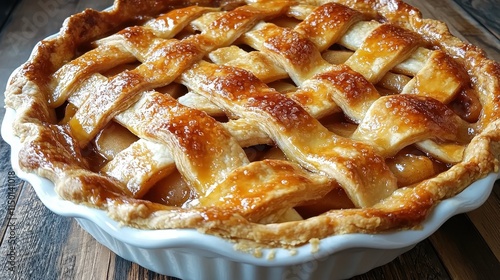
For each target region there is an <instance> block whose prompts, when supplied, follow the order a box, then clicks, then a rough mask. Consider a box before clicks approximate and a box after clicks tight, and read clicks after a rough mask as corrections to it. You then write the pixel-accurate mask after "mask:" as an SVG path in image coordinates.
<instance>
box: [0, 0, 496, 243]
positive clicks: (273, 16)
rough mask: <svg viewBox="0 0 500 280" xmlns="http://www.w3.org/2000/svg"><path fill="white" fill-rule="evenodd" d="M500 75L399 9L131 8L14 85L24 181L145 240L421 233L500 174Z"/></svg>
mask: <svg viewBox="0 0 500 280" xmlns="http://www.w3.org/2000/svg"><path fill="white" fill-rule="evenodd" d="M499 74H500V66H499V64H498V63H497V62H495V61H492V60H490V59H488V58H487V56H486V55H485V53H484V52H483V51H482V50H481V49H479V48H477V47H475V46H473V45H471V44H469V43H466V42H463V41H461V40H459V39H458V38H456V37H454V36H453V35H451V34H450V32H449V31H448V29H447V27H446V25H445V24H444V23H442V22H439V21H436V20H431V19H424V18H423V17H422V16H421V13H420V12H419V11H418V10H417V9H416V8H414V7H412V6H410V5H408V4H405V3H403V2H401V1H399V0H389V1H386V0H367V1H347V0H346V1H343V0H339V1H312V0H311V1H309V0H304V1H259V0H249V1H168V0H164V1H160V0H116V2H115V3H114V5H113V6H112V7H111V8H110V9H108V10H105V11H95V10H90V9H88V10H85V11H83V12H82V13H79V14H76V15H74V16H71V17H70V18H68V19H67V20H66V21H65V22H64V24H63V26H62V29H61V30H60V32H59V33H58V34H57V35H55V36H53V37H51V38H48V39H46V40H43V41H42V42H40V43H39V44H38V45H37V46H36V47H35V50H34V52H33V54H32V56H31V57H30V59H29V60H28V61H27V62H26V63H25V64H24V65H22V66H21V67H20V68H19V69H18V70H17V71H16V72H15V73H14V74H13V76H12V78H11V80H10V83H9V84H8V86H7V90H6V94H5V96H6V105H7V106H8V107H10V108H12V109H14V110H15V111H16V119H15V122H14V125H13V129H14V132H15V134H16V135H17V136H18V137H19V138H20V139H21V142H22V148H21V151H20V154H19V163H20V166H21V168H22V169H23V170H25V171H28V172H32V173H36V174H38V175H39V176H42V177H45V178H48V179H49V180H51V181H52V182H53V183H54V188H55V190H56V192H57V193H58V195H60V197H61V198H63V199H65V200H69V201H72V202H74V203H77V204H84V205H87V206H88V207H95V208H99V209H102V210H104V211H107V213H108V214H109V215H110V217H112V218H113V219H115V220H117V221H118V222H120V223H122V224H124V225H127V226H131V227H136V228H142V229H166V228H194V229H198V230H200V231H201V232H204V233H207V234H214V235H218V236H221V237H224V238H227V239H229V240H233V241H242V242H243V241H248V242H252V243H255V244H260V245H263V246H269V247H273V246H277V247H293V246H298V245H302V244H305V243H308V242H310V241H311V240H318V239H321V238H325V237H328V236H331V235H337V234H346V233H355V232H362V233H380V232H386V231H392V230H402V229H409V228H418V226H419V225H420V224H421V222H422V221H423V220H424V219H425V218H426V216H427V215H428V214H429V212H430V211H432V209H433V206H435V205H436V204H437V203H439V202H440V201H441V200H443V199H446V198H449V197H452V196H454V195H456V194H457V193H459V192H461V191H462V190H463V189H465V188H466V187H467V186H469V185H470V184H471V183H472V182H474V181H476V180H478V179H480V178H482V177H484V176H486V175H487V174H489V173H491V172H496V171H497V170H498V159H499V147H500V146H499V141H500V131H499V128H498V126H499V125H500V120H499V116H500V95H499V93H500V84H499V83H500V82H499Z"/></svg>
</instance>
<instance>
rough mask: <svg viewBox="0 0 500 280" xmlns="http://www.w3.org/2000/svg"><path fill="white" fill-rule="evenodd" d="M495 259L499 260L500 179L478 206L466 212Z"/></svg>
mask: <svg viewBox="0 0 500 280" xmlns="http://www.w3.org/2000/svg"><path fill="white" fill-rule="evenodd" d="M467 215H468V216H469V218H470V220H471V221H472V223H473V224H474V226H475V227H476V229H477V230H478V231H479V233H480V234H481V236H482V237H483V238H484V240H485V242H486V244H488V247H489V248H490V249H491V250H492V252H493V254H494V255H495V256H496V258H497V260H498V261H500V234H499V233H500V181H497V182H496V183H495V187H494V188H493V191H492V193H491V195H490V197H489V198H488V200H487V201H486V202H485V203H484V205H483V206H481V207H480V208H478V209H476V210H474V211H471V212H469V213H467Z"/></svg>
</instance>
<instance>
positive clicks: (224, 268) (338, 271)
mask: <svg viewBox="0 0 500 280" xmlns="http://www.w3.org/2000/svg"><path fill="white" fill-rule="evenodd" d="M15 114H16V112H15V111H14V110H12V109H10V108H7V110H6V114H5V117H4V120H3V123H2V131H1V133H2V137H3V139H4V140H5V141H6V142H7V143H8V144H10V146H11V160H12V167H13V169H14V171H15V172H16V174H17V175H18V176H19V177H20V178H21V179H23V180H26V181H28V182H29V183H30V184H31V185H33V187H34V189H35V191H36V193H37V195H38V197H39V198H40V200H41V201H42V202H43V203H44V205H45V206H46V207H47V208H49V209H50V210H52V211H53V212H55V213H57V214H59V215H63V216H68V217H74V218H75V219H76V220H77V221H78V223H79V224H80V225H81V226H82V228H83V229H84V230H86V231H87V232H88V233H90V234H91V235H92V236H93V237H94V238H95V239H96V240H97V241H98V242H100V243H101V244H103V245H104V246H106V247H108V248H109V249H110V250H112V251H113V252H115V253H116V254H117V255H119V256H121V257H123V258H124V259H127V260H130V261H132V262H135V263H138V264H139V265H141V266H143V267H145V268H147V269H149V270H152V271H155V272H158V273H161V274H165V275H169V276H174V277H179V278H181V279H184V280H187V279H261V280H262V279H345V278H349V277H351V276H354V275H359V274H362V273H365V272H367V271H369V270H371V269H372V268H375V267H378V266H381V265H384V264H386V263H388V262H390V261H392V260H393V259H394V258H396V257H397V256H399V255H401V254H402V253H404V252H406V251H408V250H410V249H411V248H413V246H415V245H416V244H417V243H418V242H420V241H422V240H423V239H425V238H427V237H428V236H430V235H431V234H432V233H433V232H435V231H436V230H437V229H438V228H439V227H440V226H441V225H442V224H443V223H444V222H445V221H446V220H448V219H449V218H450V217H452V216H454V215H456V214H459V213H463V212H467V211H471V210H473V209H476V208H477V207H479V206H480V205H482V204H483V203H484V201H485V200H486V199H487V198H488V196H489V195H490V193H491V190H492V188H493V185H494V182H495V180H496V179H497V178H498V174H497V173H492V174H490V175H489V176H487V177H485V178H483V179H481V180H479V181H477V182H475V183H473V184H472V185H470V186H469V187H468V188H466V189H465V190H464V191H463V192H461V193H460V194H458V195H457V196H455V197H453V198H450V199H446V200H444V201H442V202H441V203H439V204H438V205H437V206H436V207H435V208H434V210H433V211H432V212H431V213H430V215H429V216H428V218H427V219H426V220H425V221H424V223H423V224H422V228H421V229H418V230H402V231H396V232H392V233H384V234H375V235H373V234H346V235H339V236H332V237H328V238H325V239H323V240H321V242H320V244H319V250H318V251H317V252H314V253H313V251H315V247H314V246H315V245H312V244H307V245H304V246H301V247H298V248H297V249H296V250H288V249H263V250H262V256H261V257H256V256H255V255H253V254H249V253H245V252H241V251H237V250H235V249H234V248H233V245H234V244H233V243H231V242H229V241H227V240H224V239H222V238H219V237H215V236H211V235H206V234H202V233H199V232H197V231H196V230H189V229H172V230H139V229H134V228H130V227H122V226H120V225H119V224H118V223H117V222H115V221H114V220H112V219H111V218H109V217H108V215H107V214H106V212H104V211H102V210H97V209H93V208H89V207H86V206H83V205H77V204H74V203H72V202H69V201H66V200H63V199H61V198H60V197H59V196H58V195H57V194H56V192H55V191H54V185H53V183H52V182H51V181H49V180H47V179H45V178H41V177H39V176H37V175H35V174H30V173H26V172H23V171H22V170H21V169H20V168H19V164H18V153H19V150H20V147H21V144H20V141H19V138H17V137H16V136H15V135H14V133H13V130H12V123H13V121H14V119H15Z"/></svg>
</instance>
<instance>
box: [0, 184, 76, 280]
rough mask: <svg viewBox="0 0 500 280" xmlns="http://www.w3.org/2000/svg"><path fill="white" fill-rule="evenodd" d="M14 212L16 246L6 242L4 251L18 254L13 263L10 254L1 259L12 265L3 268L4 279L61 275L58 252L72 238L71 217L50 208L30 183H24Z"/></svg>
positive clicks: (1, 249) (0, 250) (1, 248)
mask: <svg viewBox="0 0 500 280" xmlns="http://www.w3.org/2000/svg"><path fill="white" fill-rule="evenodd" d="M13 215H14V217H15V218H16V220H15V229H14V235H15V246H14V248H12V247H9V246H8V243H6V242H3V243H2V244H1V246H0V255H1V256H7V254H8V253H9V252H10V251H11V250H13V251H14V253H15V258H13V259H12V263H7V259H6V258H1V259H0V267H5V268H11V267H12V269H8V270H0V279H15V278H18V277H21V278H24V279H57V277H58V275H59V272H60V271H59V263H58V256H59V254H60V251H61V248H62V246H63V244H64V243H65V242H66V239H67V238H68V232H69V228H70V225H71V219H70V218H66V217H62V216H58V215H55V214H54V213H52V212H50V211H49V210H48V209H47V208H46V207H45V206H44V205H43V204H42V202H41V201H40V200H39V199H38V198H37V196H36V195H35V193H34V190H33V188H32V187H31V186H30V185H29V184H27V183H23V184H22V187H21V193H20V196H19V200H18V203H17V205H16V209H15V211H14V214H13ZM11 234H12V233H10V234H9V237H10V236H11ZM42 237H43V238H42ZM9 261H10V259H9ZM13 276H16V277H13Z"/></svg>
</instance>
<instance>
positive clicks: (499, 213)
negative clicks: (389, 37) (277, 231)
mask: <svg viewBox="0 0 500 280" xmlns="http://www.w3.org/2000/svg"><path fill="white" fill-rule="evenodd" d="M2 1H3V2H2V3H1V4H0V8H2V7H4V6H3V5H4V4H8V3H12V2H14V0H2ZM19 1H21V2H20V3H19V5H17V7H16V8H15V10H13V12H12V13H11V16H10V18H9V19H8V21H6V22H7V24H5V25H4V26H3V28H2V29H1V31H0V61H2V63H0V88H4V87H5V84H6V81H7V77H8V76H9V75H10V73H11V72H12V71H13V70H14V69H15V68H16V67H17V66H19V65H20V64H21V63H23V62H24V61H25V60H26V59H27V58H28V56H29V53H30V52H31V49H32V47H33V46H34V44H35V43H36V42H37V41H38V40H40V39H42V38H44V37H46V36H48V35H50V34H53V33H55V32H57V31H58V29H59V27H60V25H61V23H62V21H63V20H64V19H65V18H66V17H67V16H68V15H70V14H73V13H75V12H77V11H81V10H83V9H84V8H87V7H91V8H95V9H104V8H106V7H108V6H109V5H110V4H111V2H112V1H111V0H105V1H100V0H86V1H84V0H46V1H43V0H42V1H41V0H19ZM407 2H409V3H410V4H412V5H414V6H416V7H418V8H420V9H421V11H422V13H423V14H424V16H426V17H432V18H438V19H440V20H443V21H445V22H447V23H448V25H449V27H450V30H451V31H452V32H453V33H454V34H455V35H457V36H458V37H460V38H462V39H464V40H467V41H469V42H471V43H473V44H476V45H479V46H481V47H482V48H483V49H484V50H485V51H486V53H487V54H488V56H489V57H491V58H492V59H495V60H497V61H500V53H499V41H498V27H499V24H498V20H499V17H498V15H499V14H500V11H499V6H500V5H498V3H496V2H498V1H494V0H486V1H472V0H470V1H466V0H439V1H431V0H427V1H418V0H409V1H407ZM47 3H51V4H50V5H52V6H50V5H49V6H47V5H48V4H47ZM45 18H46V20H45ZM36 23H39V24H36ZM40 23H42V24H40ZM0 26H1V18H0ZM1 102H2V103H1V104H2V106H1V107H3V100H2V101H1ZM4 113H5V110H4V109H3V108H0V119H2V118H3V115H4ZM9 158H10V149H9V147H8V145H7V144H6V143H5V142H3V141H0V174H1V177H0V205H1V207H0V221H1V228H0V238H1V245H0V255H1V256H2V257H0V279H120V280H121V279H159V280H172V279H175V278H171V277H168V276H163V275H159V274H156V273H154V272H151V271H149V270H147V269H145V268H143V267H141V266H139V265H137V264H134V263H132V262H129V261H127V260H125V259H123V258H121V257H119V256H117V255H115V254H114V253H113V252H111V251H110V250H109V249H107V248H106V247H104V246H103V245H101V244H99V243H98V242H96V241H95V240H94V239H93V238H92V237H91V236H90V235H89V234H88V233H86V232H85V231H83V230H82V229H81V228H80V226H79V225H78V224H77V222H76V221H75V220H74V219H71V218H66V217H61V216H58V215H56V214H54V213H52V212H50V211H49V210H48V209H47V208H46V207H45V206H44V205H43V204H42V203H41V202H40V201H39V199H38V198H37V197H36V194H35V193H34V191H33V189H32V187H31V186H30V185H29V184H27V183H24V182H22V181H21V180H19V179H18V178H17V177H14V176H12V175H10V174H11V172H12V168H11V166H10V161H9ZM499 185H500V183H498V182H497V184H496V186H495V187H494V190H493V193H492V195H491V196H490V197H489V199H488V200H487V202H486V203H485V204H484V205H483V206H482V207H480V208H479V209H477V210H475V211H472V212H470V213H468V214H461V215H458V216H456V217H454V218H452V219H451V220H450V221H448V222H446V223H445V224H444V225H443V226H442V227H441V228H440V229H439V230H438V231H437V232H436V233H435V234H434V235H433V236H432V237H430V238H429V239H426V240H424V241H422V242H420V243H419V244H417V245H416V246H415V248H413V249H412V250H410V251H408V252H407V253H405V254H403V255H401V256H399V257H398V258H396V259H395V260H394V261H392V262H391V263H389V264H387V265H385V266H382V267H379V268H376V269H373V270H371V271H369V272H368V273H366V274H363V275H360V276H356V277H354V278H352V279H353V280H361V279H364V280H371V279H500V275H499V272H500V261H499V260H500V234H498V233H499V232H500V187H499ZM9 200H12V201H15V207H14V208H11V209H9V208H8V206H9ZM12 225H14V227H12ZM12 240H14V241H15V242H14V243H9V241H12ZM12 244H15V246H14V247H12V246H10V245H12ZM12 249H14V251H15V256H14V261H13V262H12V263H13V264H14V265H11V264H10V263H9V256H8V254H9V252H10V251H11V250H12ZM11 269H12V270H13V271H11Z"/></svg>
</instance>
